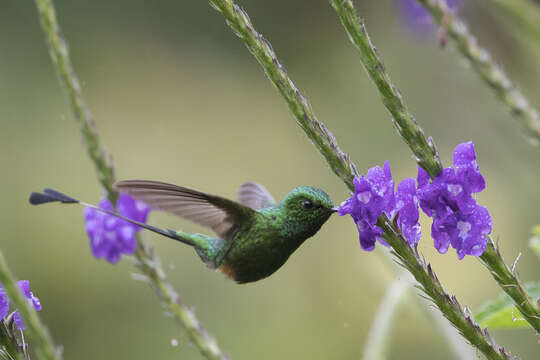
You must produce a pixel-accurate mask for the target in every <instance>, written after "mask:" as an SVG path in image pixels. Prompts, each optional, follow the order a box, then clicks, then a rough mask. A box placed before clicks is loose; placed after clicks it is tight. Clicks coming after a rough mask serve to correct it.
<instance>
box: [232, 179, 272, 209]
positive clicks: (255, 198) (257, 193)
mask: <svg viewBox="0 0 540 360" xmlns="http://www.w3.org/2000/svg"><path fill="white" fill-rule="evenodd" d="M238 202H239V203H240V204H242V205H245V206H247V207H249V208H252V209H253V210H259V209H262V208H265V207H267V206H270V205H274V204H275V203H276V200H274V198H273V197H272V195H270V193H269V192H268V190H266V188H265V187H264V186H262V185H261V184H258V183H256V182H247V183H245V184H243V185H242V186H240V189H238Z"/></svg>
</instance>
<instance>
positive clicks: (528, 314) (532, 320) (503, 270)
mask: <svg viewBox="0 0 540 360" xmlns="http://www.w3.org/2000/svg"><path fill="white" fill-rule="evenodd" d="M480 261H481V262H482V263H483V264H484V265H485V266H486V267H487V268H488V269H489V271H490V272H491V275H492V276H493V278H494V279H495V280H496V281H497V283H498V284H499V285H500V286H501V288H502V289H503V290H504V292H505V293H506V294H508V296H510V297H511V298H512V300H513V301H514V305H515V306H516V308H517V309H518V310H519V312H520V313H521V315H522V316H523V318H524V319H525V320H526V321H527V322H528V323H529V324H530V325H531V326H532V327H533V328H534V329H535V330H536V332H537V333H538V334H540V305H539V303H538V302H536V301H535V300H534V299H532V298H531V296H530V295H529V293H528V292H527V290H525V286H524V285H523V284H522V283H521V281H520V280H519V278H518V276H517V275H516V273H515V268H514V267H515V265H512V268H510V267H508V265H506V263H505V262H504V260H503V258H502V256H501V253H500V252H499V248H498V247H497V246H496V244H495V242H494V241H493V239H492V238H491V237H489V242H488V245H487V248H486V250H485V251H484V253H483V254H482V255H481V256H480Z"/></svg>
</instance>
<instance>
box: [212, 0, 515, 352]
mask: <svg viewBox="0 0 540 360" xmlns="http://www.w3.org/2000/svg"><path fill="white" fill-rule="evenodd" d="M210 2H211V4H212V5H213V6H214V7H215V8H216V9H217V10H218V11H220V12H221V13H222V14H223V16H224V17H225V19H226V22H227V24H228V25H229V26H230V27H231V28H232V30H233V31H234V33H235V34H236V35H237V36H239V37H240V39H241V40H242V41H243V42H244V44H245V45H246V46H247V48H248V49H249V51H250V52H251V53H252V54H253V56H254V57H255V58H256V59H257V61H258V62H259V64H260V65H261V66H262V67H263V69H264V72H265V74H266V75H267V76H268V78H269V79H270V81H272V83H273V84H274V86H275V87H276V88H277V89H278V91H279V93H280V94H281V95H282V96H283V98H284V99H285V101H286V102H287V105H288V107H289V109H290V110H291V112H292V114H293V116H294V118H295V119H296V121H297V123H298V124H299V126H300V127H301V128H302V129H303V130H304V132H305V133H306V135H307V136H308V137H309V139H310V140H311V141H312V142H313V143H314V144H315V146H316V147H317V149H318V150H319V151H320V152H321V154H322V155H323V156H324V158H325V159H326V161H327V162H328V164H329V165H330V168H331V169H332V171H334V173H336V175H337V176H338V177H340V178H341V179H342V181H343V182H344V183H345V184H346V185H347V187H348V188H349V189H350V190H351V191H353V190H354V185H353V181H352V180H353V179H354V177H355V176H357V175H358V172H357V170H356V167H355V165H354V164H353V163H352V161H351V160H350V159H349V157H348V156H347V155H346V154H345V153H344V152H343V151H342V150H341V149H340V148H339V145H338V144H337V141H336V139H335V137H334V136H333V135H332V133H331V132H330V131H329V130H328V129H327V128H326V126H325V125H324V124H322V123H321V122H319V121H318V120H317V118H316V117H315V115H314V113H313V111H312V109H311V106H310V105H309V102H308V100H307V99H306V98H305V97H304V96H303V95H302V94H301V93H300V92H299V91H298V90H297V88H296V87H295V86H294V84H293V82H292V81H291V79H290V78H289V77H288V75H287V73H286V72H285V70H284V68H283V66H282V65H281V64H280V63H279V61H278V59H277V57H276V54H275V53H274V50H273V49H272V47H271V45H270V44H269V42H268V41H267V40H265V39H264V38H263V36H262V35H261V34H259V33H258V32H257V31H256V30H255V28H254V27H253V25H252V23H251V21H250V20H249V17H248V15H247V14H246V12H245V11H244V10H242V9H241V8H240V7H239V6H238V5H236V4H235V3H234V2H233V1H231V0H210ZM410 120H411V122H414V121H412V119H410ZM406 133H408V132H406ZM414 134H418V132H415V133H414ZM422 137H423V136H422ZM424 141H425V140H424ZM415 144H416V143H415ZM423 146H424V147H421V148H420V150H419V154H423V156H424V157H425V158H426V161H425V162H424V161H423V160H422V159H420V160H421V161H422V163H425V164H431V170H432V172H434V173H435V169H437V168H438V167H440V165H437V164H438V163H439V162H438V161H435V160H434V158H435V155H434V152H433V151H432V150H429V151H430V152H431V153H432V157H433V158H432V159H428V158H427V155H426V154H425V153H424V152H425V151H426V150H427V149H432V147H431V146H429V144H428V143H427V141H425V144H424V145H423ZM377 225H378V226H380V227H381V228H382V229H383V231H384V234H383V237H384V239H385V240H386V242H387V243H388V244H389V245H390V246H391V247H392V252H393V253H394V255H395V256H396V257H397V258H398V259H399V262H400V264H401V265H402V266H403V267H405V268H406V269H407V270H408V271H409V272H410V273H411V274H412V275H413V276H414V278H415V279H416V280H417V281H418V282H419V283H420V289H421V290H422V291H423V292H424V293H425V294H426V295H427V296H428V297H429V298H430V299H431V300H432V301H433V303H434V304H435V305H436V306H437V307H438V308H439V309H440V310H441V312H442V313H443V314H444V316H445V317H446V318H447V319H448V320H449V321H450V322H451V323H452V324H453V325H454V326H455V327H456V328H457V329H458V330H459V331H460V333H461V334H462V335H463V336H464V337H465V338H466V339H467V340H468V341H469V342H470V343H471V344H472V345H473V346H475V347H476V348H477V349H478V350H479V351H481V352H482V353H483V354H484V355H485V356H486V357H487V358H488V359H508V358H509V357H510V355H509V353H507V352H506V350H505V349H504V348H502V347H499V346H498V345H496V344H495V342H494V341H493V339H492V338H491V337H490V335H489V333H488V332H487V330H482V329H480V327H479V326H478V325H477V324H476V323H475V322H474V320H473V318H472V316H471V315H470V314H468V313H465V311H464V310H463V307H462V306H461V305H460V304H459V303H458V301H457V299H456V298H455V297H454V296H450V295H448V294H447V293H446V292H445V290H444V288H443V287H442V285H441V284H440V282H439V280H438V279H437V277H436V275H435V273H434V272H433V270H432V268H431V265H429V264H426V263H425V262H424V261H423V260H422V259H421V257H420V255H419V254H418V252H417V251H416V249H413V248H411V247H410V246H409V244H408V242H407V241H406V240H405V238H404V237H403V235H402V234H401V232H400V230H399V229H398V228H397V226H396V225H395V224H394V223H393V222H392V221H390V220H389V219H388V218H387V217H386V215H383V216H381V217H380V218H379V221H378V223H377Z"/></svg>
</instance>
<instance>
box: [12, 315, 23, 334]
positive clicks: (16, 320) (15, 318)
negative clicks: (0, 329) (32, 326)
mask: <svg viewBox="0 0 540 360" xmlns="http://www.w3.org/2000/svg"><path fill="white" fill-rule="evenodd" d="M13 322H14V323H15V326H17V329H18V330H20V331H22V330H24V321H23V319H22V316H21V314H19V312H18V311H15V312H14V313H13Z"/></svg>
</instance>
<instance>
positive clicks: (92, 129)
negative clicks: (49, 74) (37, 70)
mask: <svg viewBox="0 0 540 360" xmlns="http://www.w3.org/2000/svg"><path fill="white" fill-rule="evenodd" d="M36 5H37V8H38V12H39V20H40V23H41V28H42V29H43V32H44V33H45V35H46V37H47V43H48V45H49V54H50V55H51V59H52V62H53V65H54V67H55V68H56V71H57V73H58V76H59V77H60V82H61V83H62V85H64V86H65V87H66V91H67V95H68V97H69V103H70V105H71V109H72V110H73V115H74V117H75V120H76V121H77V122H78V123H79V126H80V128H81V134H82V136H83V139H84V141H85V144H86V149H87V151H88V155H89V156H90V158H91V159H92V161H93V162H94V164H95V167H96V175H97V177H98V180H99V182H100V184H101V186H103V188H104V189H105V190H106V191H107V195H108V197H109V200H110V201H111V203H112V204H116V198H117V194H116V192H115V191H114V189H113V187H112V184H113V183H114V167H113V165H112V163H111V161H109V160H108V159H107V157H106V155H105V150H104V147H103V144H102V143H101V140H100V138H99V136H98V133H97V130H96V125H95V123H94V117H93V115H92V113H91V112H90V109H88V107H87V106H86V103H85V101H84V99H83V97H82V92H81V86H80V85H79V80H78V79H77V76H76V75H75V72H74V71H73V66H72V65H71V60H70V59H69V51H68V47H67V44H66V42H65V40H64V38H63V37H62V32H61V30H60V25H59V24H58V21H57V20H56V12H55V10H54V6H53V4H52V1H51V0H36Z"/></svg>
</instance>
